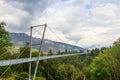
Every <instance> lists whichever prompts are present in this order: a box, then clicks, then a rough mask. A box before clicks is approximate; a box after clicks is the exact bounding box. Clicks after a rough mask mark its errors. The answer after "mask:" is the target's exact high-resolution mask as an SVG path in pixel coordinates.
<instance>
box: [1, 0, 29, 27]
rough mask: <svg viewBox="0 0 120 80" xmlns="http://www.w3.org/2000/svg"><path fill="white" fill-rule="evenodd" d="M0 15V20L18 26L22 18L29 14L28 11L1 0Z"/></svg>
mask: <svg viewBox="0 0 120 80" xmlns="http://www.w3.org/2000/svg"><path fill="white" fill-rule="evenodd" d="M17 4H18V3H17ZM0 16H1V17H0V21H5V22H6V23H7V24H11V25H14V26H18V25H20V24H22V21H23V20H24V18H26V17H28V16H29V13H27V12H26V11H24V10H21V9H18V8H16V7H14V6H12V5H11V4H9V3H6V2H5V1H3V0H1V1H0Z"/></svg>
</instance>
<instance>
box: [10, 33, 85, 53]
mask: <svg viewBox="0 0 120 80" xmlns="http://www.w3.org/2000/svg"><path fill="white" fill-rule="evenodd" d="M10 36H11V38H12V43H13V45H15V46H24V45H25V43H26V42H29V39H30V38H29V35H27V34H25V33H10ZM40 40H41V39H40V38H35V37H33V38H32V43H33V44H39V43H40ZM33 48H35V49H39V45H36V46H33ZM50 49H52V51H53V52H58V51H59V50H60V51H65V49H67V50H68V51H80V50H85V49H84V48H81V47H78V46H74V45H70V44H66V43H62V42H56V41H51V40H48V39H44V42H43V49H42V50H43V51H46V52H48V51H49V50H50Z"/></svg>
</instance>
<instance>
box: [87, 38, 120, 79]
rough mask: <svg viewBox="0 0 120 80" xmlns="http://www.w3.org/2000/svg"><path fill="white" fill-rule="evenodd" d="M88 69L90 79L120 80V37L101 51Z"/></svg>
mask: <svg viewBox="0 0 120 80" xmlns="http://www.w3.org/2000/svg"><path fill="white" fill-rule="evenodd" d="M103 53H104V54H103ZM86 71H87V73H88V74H87V76H88V78H89V79H90V80H120V39H118V40H117V41H115V42H114V43H113V46H111V47H109V48H107V49H105V50H103V51H102V52H101V53H99V55H98V56H97V57H96V58H95V59H94V60H93V62H92V63H91V65H90V66H89V67H88V68H87V69H86Z"/></svg>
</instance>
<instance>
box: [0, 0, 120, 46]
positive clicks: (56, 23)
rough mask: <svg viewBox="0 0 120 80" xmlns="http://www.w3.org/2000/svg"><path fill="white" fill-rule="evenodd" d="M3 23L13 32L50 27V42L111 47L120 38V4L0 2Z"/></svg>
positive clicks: (117, 0) (118, 0)
mask: <svg viewBox="0 0 120 80" xmlns="http://www.w3.org/2000/svg"><path fill="white" fill-rule="evenodd" d="M0 21H4V22H6V24H7V26H6V29H7V30H8V31H10V32H25V30H26V29H27V28H29V27H30V26H31V25H38V24H43V23H47V24H48V27H50V28H51V29H52V31H53V32H54V33H53V34H51V35H49V33H46V36H47V38H48V39H52V40H54V41H61V42H65V43H69V44H74V45H77V46H81V47H84V48H89V47H101V46H109V45H111V44H112V43H113V41H115V40H116V39H118V38H119V37H120V0H0ZM56 36H57V37H56ZM58 37H59V38H58Z"/></svg>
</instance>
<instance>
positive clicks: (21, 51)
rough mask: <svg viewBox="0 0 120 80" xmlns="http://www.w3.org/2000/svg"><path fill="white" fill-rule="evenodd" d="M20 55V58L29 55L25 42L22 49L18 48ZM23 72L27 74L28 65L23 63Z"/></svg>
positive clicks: (28, 48)
mask: <svg viewBox="0 0 120 80" xmlns="http://www.w3.org/2000/svg"><path fill="white" fill-rule="evenodd" d="M20 54H21V58H28V57H29V54H30V47H29V43H28V42H26V44H25V46H24V47H21V48H20ZM22 66H23V71H26V72H28V66H29V64H28V63H23V65H22Z"/></svg>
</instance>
